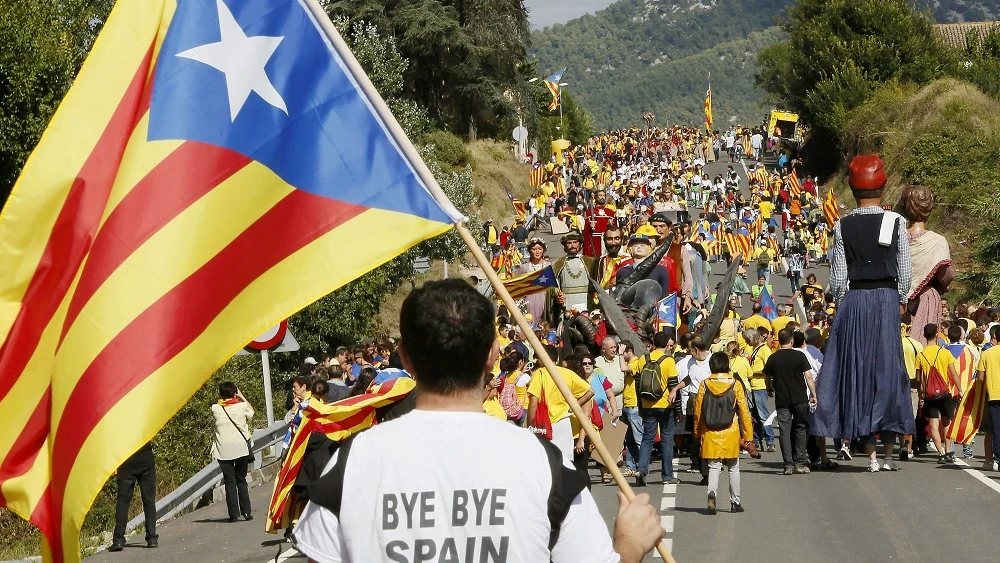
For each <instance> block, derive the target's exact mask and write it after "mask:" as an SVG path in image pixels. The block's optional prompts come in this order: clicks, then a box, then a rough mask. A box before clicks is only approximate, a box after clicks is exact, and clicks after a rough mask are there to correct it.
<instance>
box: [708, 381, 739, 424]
mask: <svg viewBox="0 0 1000 563" xmlns="http://www.w3.org/2000/svg"><path fill="white" fill-rule="evenodd" d="M735 416H736V384H735V383H733V386H732V387H730V388H729V390H728V391H726V392H725V393H724V394H723V395H722V396H719V397H717V396H715V395H713V394H712V393H709V392H707V390H706V393H705V396H704V397H703V398H702V400H701V419H702V420H703V421H705V428H707V429H709V430H725V429H727V428H729V427H730V426H732V424H733V417H735Z"/></svg>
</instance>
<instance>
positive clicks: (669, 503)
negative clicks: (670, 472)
mask: <svg viewBox="0 0 1000 563" xmlns="http://www.w3.org/2000/svg"><path fill="white" fill-rule="evenodd" d="M675 506H677V497H663V498H661V499H660V510H673V509H674V507H675Z"/></svg>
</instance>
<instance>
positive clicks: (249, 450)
mask: <svg viewBox="0 0 1000 563" xmlns="http://www.w3.org/2000/svg"><path fill="white" fill-rule="evenodd" d="M222 412H224V413H226V418H228V419H229V422H232V423H233V428H235V429H236V431H237V432H239V433H240V437H242V438H243V441H244V442H246V443H247V455H248V456H252V455H253V438H247V435H246V434H244V433H243V431H242V430H240V427H239V426H237V425H236V421H235V420H233V417H231V416H229V411H227V410H226V407H222Z"/></svg>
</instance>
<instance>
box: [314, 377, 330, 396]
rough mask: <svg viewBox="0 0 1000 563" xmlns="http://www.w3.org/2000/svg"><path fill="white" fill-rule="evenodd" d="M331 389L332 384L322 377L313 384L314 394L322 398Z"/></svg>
mask: <svg viewBox="0 0 1000 563" xmlns="http://www.w3.org/2000/svg"><path fill="white" fill-rule="evenodd" d="M329 391H330V384H329V383H327V382H325V381H323V380H322V379H320V380H317V381H314V382H313V385H312V394H313V395H315V396H316V397H319V398H320V399H321V400H322V399H323V398H324V397H326V394H327V393H328V392H329Z"/></svg>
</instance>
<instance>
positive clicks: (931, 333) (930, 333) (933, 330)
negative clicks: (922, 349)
mask: <svg viewBox="0 0 1000 563" xmlns="http://www.w3.org/2000/svg"><path fill="white" fill-rule="evenodd" d="M937 333H938V326H937V325H936V324H934V323H927V324H925V325H924V338H926V339H927V340H931V341H933V340H937Z"/></svg>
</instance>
